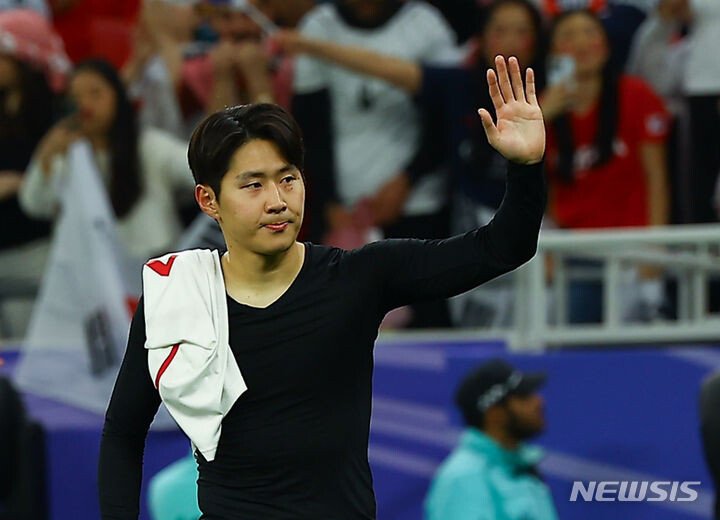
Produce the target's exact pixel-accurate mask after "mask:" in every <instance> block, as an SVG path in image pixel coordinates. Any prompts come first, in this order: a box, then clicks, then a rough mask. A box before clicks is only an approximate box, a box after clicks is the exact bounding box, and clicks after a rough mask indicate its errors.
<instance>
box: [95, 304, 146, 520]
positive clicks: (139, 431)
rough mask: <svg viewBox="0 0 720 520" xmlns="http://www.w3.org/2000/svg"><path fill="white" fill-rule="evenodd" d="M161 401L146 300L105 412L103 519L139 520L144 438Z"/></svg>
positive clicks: (137, 315) (135, 320) (101, 469)
mask: <svg viewBox="0 0 720 520" xmlns="http://www.w3.org/2000/svg"><path fill="white" fill-rule="evenodd" d="M159 406H160V395H159V394H158V392H157V391H156V390H155V387H154V386H153V384H152V381H151V380H150V373H149V371H148V365H147V351H146V350H145V318H144V305H143V302H142V300H140V304H139V305H138V308H137V312H136V313H135V317H134V318H133V321H132V325H131V327H130V336H129V339H128V346H127V351H126V352H125V358H124V359H123V363H122V366H121V367H120V373H119V374H118V378H117V381H116V382H115V389H114V390H113V394H112V397H111V398H110V404H109V405H108V409H107V413H106V414H105V426H104V427H103V434H102V441H101V443H100V464H99V468H98V490H99V495H100V515H101V518H102V520H131V519H132V520H136V519H137V518H138V515H139V514H140V483H141V481H142V460H143V452H144V450H145V437H146V436H147V432H148V428H149V427H150V423H151V422H152V420H153V417H154V416H155V413H156V412H157V409H158V407H159Z"/></svg>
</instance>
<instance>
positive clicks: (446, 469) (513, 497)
mask: <svg viewBox="0 0 720 520" xmlns="http://www.w3.org/2000/svg"><path fill="white" fill-rule="evenodd" d="M544 382H545V375H544V374H523V373H521V372H519V371H517V370H515V369H513V367H512V366H511V365H509V364H508V363H506V362H504V361H502V360H499V359H496V360H492V361H489V362H487V363H485V364H483V365H482V366H480V367H479V368H477V369H476V370H474V371H473V372H471V373H470V374H469V375H467V376H466V377H465V379H464V380H463V381H462V382H461V384H460V386H459V387H458V389H457V392H456V394H455V402H456V404H457V406H458V407H459V408H460V411H461V412H462V414H463V417H464V419H465V423H466V425H467V428H466V430H465V432H464V433H463V435H462V437H461V438H460V442H459V443H458V446H457V447H456V448H455V449H454V450H453V452H452V453H451V454H450V456H449V457H448V458H447V459H446V460H445V461H444V462H443V464H442V465H441V466H440V468H439V470H438V472H437V474H436V475H435V478H434V479H433V482H432V484H431V486H430V491H429V493H428V496H427V498H426V501H425V517H426V520H557V513H556V512H555V507H554V505H553V502H552V497H551V496H550V491H549V489H548V487H547V486H546V485H545V484H544V483H543V481H542V480H541V479H540V477H539V474H538V472H537V469H536V466H537V463H538V462H539V461H540V458H541V457H542V453H541V450H540V449H539V448H536V447H531V446H526V445H525V444H524V443H523V441H525V440H527V439H530V438H532V437H534V436H536V435H537V434H539V433H540V432H542V431H543V429H544V426H545V419H544V415H543V400H542V397H540V395H539V394H538V393H537V391H538V389H539V388H540V387H541V386H542V384H543V383H544Z"/></svg>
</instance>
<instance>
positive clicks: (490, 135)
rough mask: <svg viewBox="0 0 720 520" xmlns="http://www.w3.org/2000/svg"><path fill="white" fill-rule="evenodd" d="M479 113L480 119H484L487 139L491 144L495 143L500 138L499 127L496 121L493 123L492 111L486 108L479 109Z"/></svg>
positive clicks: (483, 123)
mask: <svg viewBox="0 0 720 520" xmlns="http://www.w3.org/2000/svg"><path fill="white" fill-rule="evenodd" d="M478 114H479V115H480V121H482V125H483V130H485V135H486V136H487V140H488V142H489V143H490V144H493V143H494V142H495V140H496V139H497V138H498V129H497V127H496V126H495V123H493V120H492V116H491V115H490V112H488V111H487V110H485V109H484V108H481V109H480V110H478Z"/></svg>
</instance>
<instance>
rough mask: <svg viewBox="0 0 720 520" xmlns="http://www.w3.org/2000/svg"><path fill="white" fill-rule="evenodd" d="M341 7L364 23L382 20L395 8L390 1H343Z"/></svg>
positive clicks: (393, 3)
mask: <svg viewBox="0 0 720 520" xmlns="http://www.w3.org/2000/svg"><path fill="white" fill-rule="evenodd" d="M343 5H344V6H345V7H346V8H347V9H349V10H350V11H351V12H352V14H353V16H355V17H356V18H357V19H358V20H360V21H362V22H365V23H370V24H372V23H374V22H376V21H379V20H382V19H383V18H385V16H387V13H388V12H390V10H391V9H393V8H394V7H395V2H394V1H392V0H343Z"/></svg>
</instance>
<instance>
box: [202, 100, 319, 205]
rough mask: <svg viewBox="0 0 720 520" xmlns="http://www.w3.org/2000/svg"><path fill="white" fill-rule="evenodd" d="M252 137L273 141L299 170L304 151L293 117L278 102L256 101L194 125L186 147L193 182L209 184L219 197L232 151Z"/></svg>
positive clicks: (231, 108) (223, 111) (282, 154)
mask: <svg viewBox="0 0 720 520" xmlns="http://www.w3.org/2000/svg"><path fill="white" fill-rule="evenodd" d="M254 139H263V140H267V141H270V142H272V143H273V144H275V146H277V148H278V151H279V152H280V155H281V156H282V157H283V159H285V160H286V161H287V162H288V164H291V165H293V166H295V167H296V168H297V169H298V170H299V171H300V173H301V174H302V173H303V169H304V161H305V150H304V147H303V139H302V132H301V131H300V127H299V126H298V124H297V122H296V121H295V119H294V118H293V117H292V116H291V115H290V114H289V113H288V112H287V111H286V110H285V109H284V108H282V107H280V106H279V105H275V104H273V103H256V104H249V105H240V106H233V107H228V108H225V109H223V110H220V111H218V112H215V113H214V114H211V115H210V116H208V117H207V118H205V119H204V120H203V121H202V122H201V123H200V124H199V125H198V127H197V128H196V129H195V131H194V132H193V134H192V137H191V138H190V147H189V148H188V162H189V163H190V170H191V171H192V174H193V178H194V179H195V182H196V183H197V184H205V185H207V186H210V187H211V188H212V189H213V191H214V192H215V195H216V196H218V197H219V196H220V181H222V178H223V176H224V175H225V174H226V173H227V171H228V169H229V167H230V160H231V159H232V156H233V154H234V153H235V152H236V151H237V150H238V148H240V147H241V146H243V145H244V144H245V143H247V142H249V141H252V140H254Z"/></svg>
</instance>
